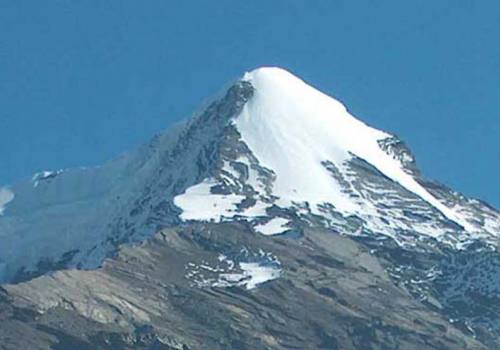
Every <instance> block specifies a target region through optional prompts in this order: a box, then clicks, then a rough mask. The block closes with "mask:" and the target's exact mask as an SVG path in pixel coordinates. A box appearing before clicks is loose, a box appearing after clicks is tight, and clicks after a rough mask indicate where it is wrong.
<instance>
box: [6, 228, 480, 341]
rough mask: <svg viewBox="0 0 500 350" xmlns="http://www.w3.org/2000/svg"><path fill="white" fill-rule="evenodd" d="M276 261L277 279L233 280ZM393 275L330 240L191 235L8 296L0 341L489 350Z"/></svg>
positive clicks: (179, 231)
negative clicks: (246, 267) (249, 267)
mask: <svg viewBox="0 0 500 350" xmlns="http://www.w3.org/2000/svg"><path fill="white" fill-rule="evenodd" d="M269 256H271V257H272V261H275V262H276V261H278V262H279V265H278V266H279V269H280V273H279V277H277V278H276V279H272V280H266V281H264V282H262V283H261V284H257V285H255V286H249V285H248V284H246V285H242V284H241V283H240V282H241V280H237V279H233V280H231V279H229V278H227V276H228V275H229V274H236V275H238V274H239V273H240V272H241V269H240V266H241V265H242V264H241V263H242V262H246V263H249V262H254V263H259V262H261V261H262V260H263V259H264V260H267V262H264V264H266V263H267V264H269V259H267V257H269ZM388 265H390V263H389V262H388V261H386V260H385V259H381V258H377V257H375V256H374V255H373V254H371V253H370V251H369V249H367V247H366V246H365V245H363V244H361V243H359V242H356V241H355V240H353V239H350V238H347V237H342V236H339V235H337V234H335V233H332V232H328V231H326V230H314V229H305V230H304V234H303V235H302V236H301V237H300V238H290V237H284V236H281V237H275V238H273V239H269V238H267V237H263V236H261V235H258V234H255V233H253V232H252V231H251V230H250V229H249V228H248V227H245V226H243V225H240V224H230V223H226V224H193V225H186V226H182V227H179V228H175V229H169V230H165V231H161V232H159V233H158V234H157V235H155V236H154V237H153V238H152V239H150V240H149V241H148V242H147V243H146V244H144V245H142V246H141V247H134V248H124V249H122V250H121V252H120V253H119V255H118V256H117V257H116V258H115V259H112V260H107V261H106V263H105V264H104V266H103V267H102V268H101V269H98V270H94V271H78V270H67V271H61V272H57V273H55V274H53V275H49V276H43V277H40V278H38V279H35V280H32V281H30V282H26V283H21V284H17V285H7V286H5V287H4V288H5V289H4V291H5V294H4V296H3V300H2V304H3V305H2V310H3V311H2V316H1V317H2V319H1V320H0V321H1V322H0V324H1V325H2V326H1V327H0V329H1V331H2V332H3V333H2V334H1V335H0V339H1V340H2V344H5V345H6V346H7V348H12V349H14V348H17V349H21V348H30V349H31V348H32V349H51V348H53V349H66V348H71V349H129V348H130V349H131V348H138V349H153V348H154V349H156V348H158V349H294V348H296V349H396V348H403V349H422V348H426V349H483V348H484V349H486V348H487V347H485V346H484V345H482V344H481V343H480V342H478V341H477V340H475V339H473V337H471V336H470V334H469V333H468V332H466V331H464V330H462V329H460V328H459V327H457V326H456V325H453V324H451V323H450V322H449V321H448V319H446V318H444V317H443V316H442V315H441V314H440V313H439V312H438V309H437V308H435V310H433V308H431V307H428V306H426V305H424V304H422V303H421V302H420V301H419V300H417V299H415V298H413V297H412V296H411V295H410V294H409V293H408V291H407V290H405V289H404V288H401V287H398V286H397V285H395V284H394V282H393V280H392V279H391V278H390V275H389V274H388V273H387V272H386V271H385V269H386V268H387V266H388ZM221 276H226V278H223V277H221ZM251 278H252V277H248V276H246V277H244V279H246V280H250V279H251ZM224 279H227V280H228V281H227V282H228V283H227V284H226V285H217V282H218V281H221V280H224ZM18 324H22V325H23V328H22V329H19V328H18V327H17V325H18ZM16 332H22V333H24V334H26V332H30V334H33V336H32V337H30V338H29V339H26V338H25V337H24V336H23V335H22V334H19V336H15V334H16ZM16 342H17V343H16ZM28 342H33V344H31V345H28ZM7 344H8V345H7ZM69 344H72V345H71V347H69ZM73 344H74V345H73ZM65 346H66V347H65Z"/></svg>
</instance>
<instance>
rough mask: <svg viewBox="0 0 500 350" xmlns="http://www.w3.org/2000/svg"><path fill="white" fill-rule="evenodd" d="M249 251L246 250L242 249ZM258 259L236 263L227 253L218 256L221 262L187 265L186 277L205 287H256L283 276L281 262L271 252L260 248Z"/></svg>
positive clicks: (190, 263) (191, 263)
mask: <svg viewBox="0 0 500 350" xmlns="http://www.w3.org/2000/svg"><path fill="white" fill-rule="evenodd" d="M242 251H243V252H247V253H248V251H246V250H242ZM259 255H260V258H259V259H258V261H239V262H238V263H235V261H233V260H232V259H229V258H228V257H227V256H226V255H223V254H220V255H219V256H218V257H217V260H218V262H219V264H217V265H216V266H210V265H209V264H208V263H207V262H204V263H202V264H196V263H193V262H189V263H188V264H187V265H186V269H187V272H186V274H185V277H186V278H187V279H189V280H191V281H192V282H193V283H194V285H196V286H198V287H200V288H205V287H212V288H213V287H217V288H228V287H245V288H246V289H248V290H250V289H254V288H256V287H257V286H259V285H260V284H262V283H265V282H268V281H272V280H275V279H277V278H279V277H280V276H281V263H280V262H279V260H278V259H277V258H276V257H275V256H273V255H272V254H271V253H265V252H264V251H262V250H260V252H259Z"/></svg>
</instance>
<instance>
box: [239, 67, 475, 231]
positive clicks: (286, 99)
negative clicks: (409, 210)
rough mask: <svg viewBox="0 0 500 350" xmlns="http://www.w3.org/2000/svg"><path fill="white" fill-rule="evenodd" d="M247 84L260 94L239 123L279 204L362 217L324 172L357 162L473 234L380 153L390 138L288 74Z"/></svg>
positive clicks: (271, 72) (270, 73)
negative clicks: (328, 165)
mask: <svg viewBox="0 0 500 350" xmlns="http://www.w3.org/2000/svg"><path fill="white" fill-rule="evenodd" d="M243 79H244V80H245V81H248V82H250V83H251V84H252V86H253V87H254V89H255V91H254V95H253V97H252V98H251V99H250V101H248V102H247V103H246V104H245V106H244V108H243V110H242V112H241V114H240V115H239V116H237V117H236V118H235V121H234V123H235V125H236V127H237V129H238V131H239V132H240V134H241V136H242V139H243V141H244V142H245V143H246V144H247V145H248V146H249V148H250V150H251V151H252V152H253V154H254V155H255V156H256V157H257V159H258V160H259V161H260V163H261V164H262V165H263V166H265V167H267V168H269V169H272V170H273V171H274V172H275V174H276V182H275V183H274V187H273V194H274V195H276V196H278V197H280V199H281V201H280V203H285V204H287V205H288V206H292V203H293V202H308V203H310V204H311V206H312V208H314V207H316V206H317V205H319V204H322V203H330V204H333V205H334V206H335V208H336V209H337V210H339V211H340V212H342V213H345V214H350V213H358V212H360V211H362V209H363V208H360V207H359V206H358V205H356V203H354V202H353V201H352V200H351V199H350V198H349V197H348V196H347V195H346V194H345V193H343V192H342V191H341V188H340V185H339V184H338V183H337V182H336V181H335V179H334V178H332V176H331V175H330V174H329V172H328V171H327V170H326V169H325V167H324V166H323V165H322V161H326V160H329V161H331V162H333V163H334V164H335V165H336V166H337V167H338V168H340V169H342V168H343V164H344V163H345V161H347V160H349V159H351V158H352V157H353V155H355V156H357V157H359V158H361V159H364V160H365V161H367V162H368V163H370V164H371V165H373V166H375V167H376V168H377V169H378V170H379V171H380V172H382V173H383V174H384V175H386V176H387V177H389V178H390V179H392V180H393V181H395V182H397V183H399V184H400V185H401V186H403V187H404V188H406V189H407V190H408V191H410V192H413V193H414V194H416V195H417V196H419V197H420V198H422V199H423V200H425V201H426V202H428V203H429V204H430V205H432V206H433V207H434V208H436V209H437V210H438V211H440V212H441V213H442V214H443V215H444V216H445V217H446V218H448V219H449V220H451V221H454V222H456V223H457V224H459V225H461V226H462V227H464V228H465V229H466V230H473V226H472V225H470V224H469V223H468V222H467V221H466V220H465V219H464V218H462V217H461V216H460V215H459V214H457V213H456V212H454V211H453V210H452V209H450V208H448V207H446V206H445V205H443V204H442V203H440V202H439V201H438V200H437V199H436V198H434V197H433V196H432V195H431V194H430V193H429V192H428V191H427V190H425V189H424V188H423V187H422V186H421V185H420V184H418V183H417V181H415V179H414V178H413V177H412V176H411V175H409V174H407V173H406V172H405V171H404V169H403V167H402V165H401V163H400V162H399V161H398V160H395V159H393V158H392V157H391V156H389V155H388V154H386V153H385V152H384V151H383V150H382V149H381V148H380V146H379V143H378V141H380V140H383V139H386V138H388V137H391V135H390V134H387V133H385V132H383V131H380V130H377V129H374V128H372V127H369V126H368V125H366V124H364V123H363V122H361V121H359V120H358V119H356V118H354V117H353V116H352V115H351V114H349V112H348V111H347V109H346V108H345V107H344V105H342V104H341V103H340V102H338V101H337V100H335V99H333V98H331V97H329V96H327V95H325V94H323V93H322V92H320V91H318V90H316V89H314V88H313V87H311V86H309V85H307V84H306V83H305V82H303V81H302V80H300V79H299V78H297V77H295V76H294V75H292V74H291V73H289V72H287V71H285V70H283V69H280V68H273V67H266V68H259V69H256V70H254V71H252V72H250V73H246V74H245V76H244V78H243Z"/></svg>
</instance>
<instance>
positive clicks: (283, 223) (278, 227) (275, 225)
mask: <svg viewBox="0 0 500 350" xmlns="http://www.w3.org/2000/svg"><path fill="white" fill-rule="evenodd" d="M289 222H290V220H287V219H284V218H280V217H276V218H273V219H271V220H269V221H268V222H266V223H265V224H261V225H257V226H255V227H254V229H255V231H257V232H260V233H262V234H263V235H266V236H272V235H278V234H280V233H283V232H285V231H287V230H288V227H287V224H288V223H289Z"/></svg>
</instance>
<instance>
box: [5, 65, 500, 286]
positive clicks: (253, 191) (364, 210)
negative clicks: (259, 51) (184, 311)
mask: <svg viewBox="0 0 500 350" xmlns="http://www.w3.org/2000/svg"><path fill="white" fill-rule="evenodd" d="M190 220H195V221H196V220H198V221H214V222H221V221H229V220H237V221H244V222H246V223H248V225H250V226H251V227H252V228H253V230H254V231H255V232H256V233H259V234H264V235H273V234H282V233H288V232H300V231H301V228H303V227H304V225H309V226H315V225H317V226H321V227H326V228H329V229H331V230H332V231H335V232H339V233H342V234H350V235H356V236H360V235H362V236H371V237H382V238H387V237H390V238H392V239H393V240H394V241H396V242H397V243H398V244H400V245H403V246H405V247H414V246H417V245H421V244H424V243H425V242H426V241H432V240H439V241H441V242H444V243H446V244H449V245H450V246H451V247H453V248H461V247H463V246H464V244H466V243H468V242H471V241H473V240H475V239H481V240H484V241H486V242H488V243H490V244H496V241H497V235H498V234H500V216H499V214H498V212H496V211H495V210H494V209H492V208H489V207H488V206H486V205H483V204H482V203H480V202H478V201H474V200H470V199H467V198H465V197H463V196H461V195H460V194H458V193H456V192H453V191H450V190H448V189H446V188H444V187H442V186H439V185H435V184H431V183H429V182H426V181H425V180H423V179H422V178H421V177H420V175H419V172H418V169H417V168H416V165H415V161H414V158H413V156H412V155H411V153H410V152H409V150H408V149H407V148H406V146H405V145H404V143H402V142H401V141H400V140H399V139H397V138H396V137H394V136H392V135H390V134H388V133H386V132H383V131H380V130H377V129H374V128H372V127H369V126H367V125H366V124H364V123H363V122H361V121H359V120H357V119H356V118H354V117H353V116H352V115H350V114H349V113H348V111H347V110H346V108H345V107H344V106H343V105H342V104H341V103H340V102H338V101H336V100H335V99H333V98H331V97H329V96H327V95H325V94H323V93H321V92H319V91H317V90H316V89H314V88H312V87H311V86H309V85H307V84H306V83H304V82H303V81H301V80H300V79H299V78H297V77H295V76H293V75H292V74H291V73H289V72H287V71H285V70H282V69H279V68H260V69H257V70H254V71H252V72H250V73H247V74H245V76H244V77H243V78H242V79H240V80H238V81H237V82H235V84H234V85H233V86H232V87H231V88H229V89H228V91H227V92H226V94H225V95H224V96H222V97H221V98H219V99H217V100H215V101H214V102H213V103H211V104H210V105H209V106H208V107H207V108H206V110H205V111H203V112H202V113H200V114H198V115H196V116H194V117H193V118H192V119H191V120H189V121H187V122H186V123H183V124H180V125H178V126H176V127H175V128H173V129H172V130H170V131H168V132H166V133H163V134H160V135H158V136H156V137H155V138H154V139H153V140H152V141H151V142H149V143H148V144H146V145H144V146H142V147H141V148H139V149H138V150H135V151H133V152H131V153H128V154H126V155H123V156H122V157H120V158H118V159H116V160H114V161H111V162H110V163H108V164H106V165H104V166H102V167H97V168H89V169H75V170H65V171H55V172H43V173H39V174H36V175H35V176H34V177H33V178H32V179H31V180H29V181H24V182H20V183H18V184H14V185H13V186H10V187H9V189H7V188H3V189H0V281H2V280H3V281H5V280H9V281H12V280H22V279H26V278H30V277H31V276H33V275H37V274H40V273H44V272H45V271H48V270H53V269H59V268H62V267H65V266H77V267H82V268H92V267H95V266H98V265H99V264H100V263H101V262H102V260H103V259H104V257H106V256H107V255H109V254H110V253H112V252H113V251H115V249H116V248H117V247H118V246H119V245H120V244H122V243H130V242H140V241H142V240H144V238H146V237H148V236H149V235H151V234H153V233H155V232H157V231H158V230H159V229H161V228H163V227H168V226H172V225H177V224H179V223H182V222H183V221H190ZM423 242H424V243H423Z"/></svg>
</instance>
